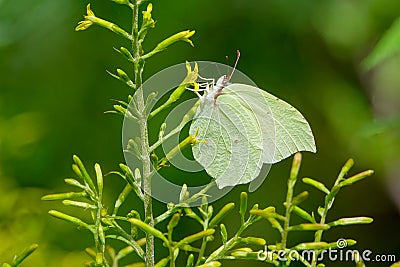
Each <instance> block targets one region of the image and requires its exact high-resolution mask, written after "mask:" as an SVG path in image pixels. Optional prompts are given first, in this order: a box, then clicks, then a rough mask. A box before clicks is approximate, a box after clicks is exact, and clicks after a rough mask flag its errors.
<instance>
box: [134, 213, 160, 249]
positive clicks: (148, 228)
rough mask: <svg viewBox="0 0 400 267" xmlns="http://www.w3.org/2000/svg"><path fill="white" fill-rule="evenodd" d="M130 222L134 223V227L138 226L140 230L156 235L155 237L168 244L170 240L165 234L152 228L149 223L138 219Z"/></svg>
mask: <svg viewBox="0 0 400 267" xmlns="http://www.w3.org/2000/svg"><path fill="white" fill-rule="evenodd" d="M129 222H130V223H132V224H133V225H136V226H137V227H139V228H140V229H142V231H143V232H145V233H147V234H151V235H154V236H155V237H157V238H159V239H161V240H162V241H164V242H165V243H167V244H168V240H167V238H166V237H165V236H164V235H163V233H161V232H160V231H159V230H157V229H155V228H154V227H151V226H150V225H148V224H147V223H145V222H142V221H141V220H138V219H133V218H132V219H129Z"/></svg>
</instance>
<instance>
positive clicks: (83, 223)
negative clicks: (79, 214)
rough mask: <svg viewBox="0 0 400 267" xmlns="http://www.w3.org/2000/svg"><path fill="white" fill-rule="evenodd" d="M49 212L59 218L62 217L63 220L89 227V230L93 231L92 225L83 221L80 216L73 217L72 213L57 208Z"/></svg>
mask: <svg viewBox="0 0 400 267" xmlns="http://www.w3.org/2000/svg"><path fill="white" fill-rule="evenodd" d="M49 214H50V215H51V216H54V217H56V218H58V219H61V220H64V221H67V222H71V223H73V224H76V225H77V226H80V227H83V228H85V229H88V230H89V231H93V228H92V227H91V226H90V225H88V224H87V223H85V222H83V221H82V220H80V219H78V218H75V217H72V216H70V215H67V214H64V213H62V212H59V211H56V210H50V211H49Z"/></svg>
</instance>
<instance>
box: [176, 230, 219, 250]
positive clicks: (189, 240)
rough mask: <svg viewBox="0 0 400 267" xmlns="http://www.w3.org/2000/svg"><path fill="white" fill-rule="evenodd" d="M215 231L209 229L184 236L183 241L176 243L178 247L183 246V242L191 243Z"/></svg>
mask: <svg viewBox="0 0 400 267" xmlns="http://www.w3.org/2000/svg"><path fill="white" fill-rule="evenodd" d="M214 232H215V230H214V229H207V230H204V231H201V232H198V233H196V234H193V235H190V236H187V237H185V238H183V239H182V240H181V241H179V242H178V243H177V244H176V247H179V246H181V245H183V244H190V243H192V242H194V241H196V240H199V239H202V238H203V237H206V236H210V235H213V234H214Z"/></svg>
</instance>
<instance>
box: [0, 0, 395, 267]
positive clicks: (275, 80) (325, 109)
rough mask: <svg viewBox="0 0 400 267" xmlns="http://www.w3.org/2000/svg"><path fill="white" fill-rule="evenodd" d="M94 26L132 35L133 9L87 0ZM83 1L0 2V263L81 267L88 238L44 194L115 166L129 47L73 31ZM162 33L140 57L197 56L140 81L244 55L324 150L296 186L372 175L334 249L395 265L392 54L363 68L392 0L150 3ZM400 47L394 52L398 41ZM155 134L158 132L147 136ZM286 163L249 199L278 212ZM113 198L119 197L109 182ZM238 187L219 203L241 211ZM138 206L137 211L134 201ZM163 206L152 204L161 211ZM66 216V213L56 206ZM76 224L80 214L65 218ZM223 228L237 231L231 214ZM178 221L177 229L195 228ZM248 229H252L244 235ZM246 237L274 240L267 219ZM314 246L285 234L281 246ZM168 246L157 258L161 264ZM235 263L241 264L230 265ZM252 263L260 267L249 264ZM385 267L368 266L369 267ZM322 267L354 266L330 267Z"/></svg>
mask: <svg viewBox="0 0 400 267" xmlns="http://www.w3.org/2000/svg"><path fill="white" fill-rule="evenodd" d="M91 3H92V8H93V10H94V11H95V13H96V15H97V16H99V17H103V18H106V19H108V20H111V21H115V22H117V23H118V24H119V25H121V26H123V27H125V28H128V27H129V17H130V16H129V9H127V8H125V7H122V6H118V5H116V4H115V3H113V2H111V1H107V0H93V1H91ZM86 4H87V2H86V1H71V0H57V1H53V0H37V1H30V0H19V1H13V0H0V262H3V261H8V260H10V259H11V257H12V255H13V254H14V253H15V252H18V251H21V250H22V249H23V248H24V247H26V246H28V245H29V244H31V243H38V244H39V245H40V247H39V249H38V251H37V252H35V253H34V254H33V255H32V256H31V257H30V258H29V260H27V262H26V263H25V264H23V266H82V262H83V261H85V260H87V259H88V258H87V256H86V255H85V253H84V252H82V251H83V249H84V248H85V247H86V246H90V245H91V244H92V243H91V236H90V235H89V234H88V233H86V232H82V231H78V230H77V229H75V227H74V226H72V225H71V224H68V223H66V222H63V221H59V220H56V219H54V218H51V217H50V216H49V215H47V213H46V212H47V210H49V209H53V208H60V206H58V205H57V204H55V203H43V202H41V201H40V197H41V196H42V195H44V194H46V193H51V192H59V191H65V190H68V189H70V188H68V187H66V186H65V185H63V178H66V177H70V176H72V175H73V174H72V171H71V169H70V165H71V163H72V158H71V157H72V155H73V154H77V155H79V156H80V157H81V158H82V159H83V160H84V162H85V163H86V164H87V165H88V166H93V164H94V163H95V162H99V163H100V164H101V165H102V167H103V170H104V172H107V171H111V170H115V169H117V167H118V163H119V162H123V160H124V159H123V154H122V148H121V128H122V127H121V125H122V118H121V117H118V116H115V115H105V114H103V112H104V111H106V110H110V109H111V106H112V104H113V102H112V101H110V99H126V96H127V95H128V94H129V93H130V92H129V89H128V87H124V85H121V84H120V83H119V82H118V81H116V80H114V79H113V78H111V77H110V76H108V75H107V74H106V72H105V70H106V69H109V70H114V69H116V68H117V67H125V68H127V65H126V63H125V61H124V59H123V58H122V57H120V56H119V55H118V54H117V53H115V52H114V51H113V49H112V47H120V46H121V45H127V44H126V43H125V41H124V40H121V39H119V38H118V37H116V36H115V35H113V34H112V33H111V32H108V31H106V30H104V29H100V28H98V27H91V28H90V29H89V30H87V31H85V32H79V33H76V32H75V31H74V27H75V26H76V24H77V22H78V21H79V20H81V18H82V15H83V14H84V13H85V6H86ZM153 4H154V11H153V16H154V17H155V19H156V21H157V27H156V28H155V29H154V30H153V31H151V32H150V33H149V34H148V38H147V42H146V44H145V48H147V49H151V48H152V47H153V46H155V45H156V44H157V42H158V41H160V40H162V39H163V38H165V37H167V36H169V35H171V34H173V33H175V32H178V31H180V30H185V29H195V30H196V35H195V36H194V37H193V41H194V43H195V48H191V47H190V46H188V45H187V44H185V43H180V44H177V45H175V46H173V47H171V48H169V49H168V50H167V51H166V52H164V53H161V54H159V55H158V56H156V57H154V58H152V59H151V60H149V61H148V62H147V65H146V71H145V77H149V76H150V75H151V74H153V73H155V72H157V71H159V70H162V69H163V68H165V67H168V66H171V65H174V64H176V63H182V62H184V61H185V60H189V61H195V60H208V61H217V62H221V63H224V62H225V56H226V55H229V56H230V57H231V58H233V57H235V51H236V49H240V51H241V53H242V58H241V59H240V62H239V69H240V70H241V71H243V72H245V73H246V74H247V75H248V76H249V77H250V78H252V79H253V80H254V81H255V82H256V83H257V84H258V85H259V86H260V87H261V88H264V89H266V90H267V91H269V92H270V93H272V94H274V95H276V96H278V97H280V98H282V99H284V100H286V101H288V102H289V103H291V104H293V105H294V106H295V107H297V108H298V109H299V110H301V112H302V113H303V114H304V116H305V117H306V118H307V119H308V121H309V122H310V124H311V126H312V129H313V132H314V135H315V138H316V142H317V148H318V153H317V154H310V153H304V155H303V156H304V157H303V165H302V169H301V176H308V177H313V178H317V179H320V180H322V181H323V182H325V183H327V184H331V183H333V181H334V179H335V177H336V175H337V173H338V172H339V170H340V168H341V166H342V164H343V163H344V162H345V161H346V160H347V159H348V158H349V157H352V158H354V160H355V161H356V165H355V167H354V168H353V170H352V171H351V172H350V173H351V174H352V173H353V174H354V173H356V172H357V171H362V170H365V169H374V170H375V175H374V176H373V177H371V178H369V179H367V180H365V181H363V182H361V183H359V184H356V185H354V186H352V187H349V188H345V189H344V190H343V191H342V192H341V193H340V195H339V196H338V198H337V201H336V203H335V205H334V207H333V210H332V213H331V214H330V217H329V218H330V219H331V220H333V219H336V218H339V217H349V216H363V215H368V216H371V217H373V218H374V220H375V221H374V223H373V224H371V225H366V226H351V227H344V228H337V229H334V230H331V231H329V232H327V233H326V235H325V237H326V239H327V240H329V241H335V240H337V239H338V238H341V237H343V238H353V239H356V240H358V241H359V242H358V244H357V245H356V248H357V249H359V250H363V249H370V250H372V251H373V252H374V254H379V253H380V254H394V255H396V256H397V260H400V231H399V229H400V216H399V211H400V178H399V176H400V167H399V166H400V156H399V152H400V116H399V111H400V104H399V100H400V90H399V89H400V75H399V69H400V56H393V57H391V58H389V59H388V60H386V61H385V62H383V63H382V64H380V65H379V66H378V67H376V68H374V69H372V70H370V71H364V70H362V68H361V67H360V62H361V60H362V59H363V58H364V57H365V56H366V55H367V54H368V53H369V52H370V51H371V50H372V48H373V46H374V45H375V44H376V42H377V40H378V39H379V38H380V37H381V36H382V34H383V33H384V32H385V31H386V30H387V29H388V28H389V27H390V25H391V24H392V23H393V21H394V20H395V19H396V18H397V17H399V16H400V1H398V0H352V1H350V0H335V1H317V0H302V1H300V0H295V1H284V0H279V1H255V0H247V1H243V0H230V1H228V0H219V1H211V0H203V1H184V0H170V1H154V2H153ZM399 45H400V44H399ZM155 131H158V128H156V129H155ZM290 163H291V159H287V160H285V161H283V162H281V163H278V164H276V165H275V166H273V168H272V170H271V172H270V174H269V177H268V178H267V179H266V181H265V182H264V184H263V185H262V187H261V188H260V189H258V191H256V192H254V193H252V194H250V202H251V203H255V202H258V203H260V204H261V205H262V206H267V205H276V206H277V207H280V210H281V211H282V210H283V208H282V202H283V200H284V197H285V190H286V178H287V176H288V173H289V169H290ZM106 186H108V188H109V193H108V194H109V198H110V199H112V198H113V197H114V196H115V194H117V192H118V190H119V189H120V187H121V186H122V183H121V181H120V180H118V178H116V177H111V176H110V177H107V179H106ZM246 189H247V187H246V186H239V187H238V188H236V189H235V190H233V191H232V192H231V193H230V195H229V196H226V197H225V198H223V199H222V200H220V201H218V202H217V203H215V208H216V209H217V208H218V207H222V205H223V204H225V203H227V202H230V201H237V200H238V198H239V194H240V192H241V191H242V190H246ZM306 189H307V190H309V191H310V193H311V197H310V198H309V199H308V200H307V201H306V202H305V203H304V206H305V207H306V208H308V209H312V210H316V208H317V207H318V206H319V205H321V204H322V203H323V200H322V197H323V196H322V194H321V193H320V192H317V191H315V190H313V189H312V188H309V187H307V186H305V185H302V184H301V183H299V185H298V187H297V189H296V190H297V191H298V192H301V190H306ZM132 206H133V207H136V206H140V205H139V203H136V202H134V200H132ZM163 208H164V206H163V204H160V203H156V209H157V212H161V211H162V209H163ZM64 211H65V209H64ZM71 212H72V213H74V212H76V211H75V210H71ZM227 221H229V222H235V223H236V225H235V224H232V225H231V226H230V227H229V228H228V231H229V230H230V231H231V232H232V231H233V230H234V229H235V227H236V226H237V223H238V221H237V215H236V213H232V214H231V215H230V216H229V217H228V218H227ZM190 227H191V224H186V226H185V228H182V232H183V233H185V232H187V233H189V232H190V231H193V230H197V229H191V228H190ZM250 233H251V232H249V234H250ZM253 233H258V234H261V235H263V236H264V237H265V238H266V239H267V241H268V243H270V244H273V243H275V242H276V240H277V237H278V236H277V234H276V233H275V231H274V230H271V227H270V226H269V224H268V223H267V222H264V223H260V224H258V226H257V227H255V228H253ZM299 238H303V239H305V240H310V239H311V238H312V236H311V235H293V236H291V239H290V240H289V244H295V242H296V240H298V239H299ZM161 251H163V248H160V253H161ZM226 264H227V266H241V265H243V262H237V263H235V262H227V263H226ZM245 264H246V266H264V265H262V264H259V263H253V262H246V263H245ZM375 265H376V266H389V265H390V264H389V263H380V264H378V263H369V264H367V266H375ZM329 266H353V264H352V263H343V262H341V263H329Z"/></svg>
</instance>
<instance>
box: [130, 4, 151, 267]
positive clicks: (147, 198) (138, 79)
mask: <svg viewBox="0 0 400 267" xmlns="http://www.w3.org/2000/svg"><path fill="white" fill-rule="evenodd" d="M132 11H133V12H132V36H133V40H132V51H133V56H134V59H135V62H134V63H133V71H134V75H135V85H136V88H137V92H136V94H135V99H134V101H136V105H137V109H138V111H139V114H140V116H139V120H138V122H139V130H140V140H141V147H140V149H141V161H142V165H143V169H142V171H143V189H144V211H145V220H146V222H147V223H148V224H149V225H150V226H151V227H153V226H154V219H153V205H152V197H151V161H150V153H149V137H148V127H147V116H146V114H145V102H144V96H143V88H142V73H143V67H144V61H143V60H142V59H141V54H140V41H139V38H138V32H139V0H135V1H134V3H133V7H132ZM145 263H146V267H153V266H154V236H153V235H151V234H149V233H147V234H146V256H145Z"/></svg>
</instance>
